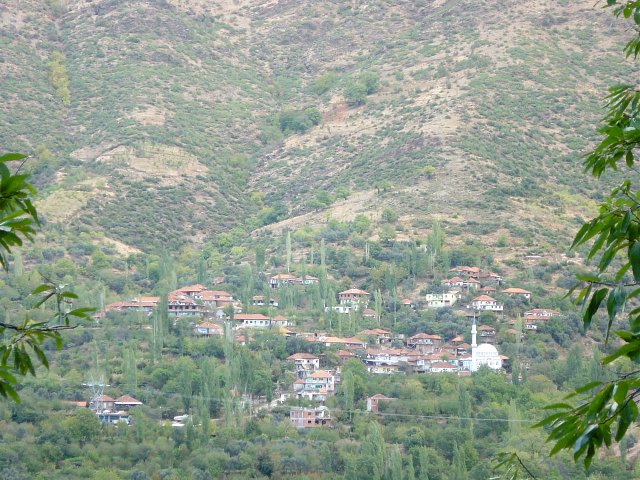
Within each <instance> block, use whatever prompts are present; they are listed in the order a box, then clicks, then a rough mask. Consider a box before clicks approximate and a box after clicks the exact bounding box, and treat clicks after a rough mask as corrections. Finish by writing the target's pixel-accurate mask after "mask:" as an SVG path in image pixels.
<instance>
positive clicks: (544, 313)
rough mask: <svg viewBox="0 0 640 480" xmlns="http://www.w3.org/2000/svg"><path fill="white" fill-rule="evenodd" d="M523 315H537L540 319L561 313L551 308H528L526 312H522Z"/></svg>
mask: <svg viewBox="0 0 640 480" xmlns="http://www.w3.org/2000/svg"><path fill="white" fill-rule="evenodd" d="M524 315H525V316H532V317H538V318H542V319H549V318H551V317H555V316H558V315H562V314H561V313H560V312H558V311H556V310H551V309H548V308H534V309H532V310H529V311H527V312H524Z"/></svg>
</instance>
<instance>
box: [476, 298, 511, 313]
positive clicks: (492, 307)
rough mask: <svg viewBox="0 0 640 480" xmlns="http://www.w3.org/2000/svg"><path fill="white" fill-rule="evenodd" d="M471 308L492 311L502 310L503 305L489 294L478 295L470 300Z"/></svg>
mask: <svg viewBox="0 0 640 480" xmlns="http://www.w3.org/2000/svg"><path fill="white" fill-rule="evenodd" d="M470 306H471V308H473V309H474V310H488V311H492V312H502V311H503V310H504V306H503V305H502V304H501V303H498V301H497V300H496V299H495V298H493V297H490V296H489V295H480V296H479V297H476V298H474V299H473V300H472V301H471V305H470Z"/></svg>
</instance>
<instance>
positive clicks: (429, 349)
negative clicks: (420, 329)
mask: <svg viewBox="0 0 640 480" xmlns="http://www.w3.org/2000/svg"><path fill="white" fill-rule="evenodd" d="M440 345H442V337H441V336H440V335H431V334H429V333H418V334H416V335H414V336H413V337H410V338H409V339H408V340H407V347H409V348H415V349H416V350H419V351H420V352H421V353H434V352H435V351H436V349H437V348H438V347H439V346H440Z"/></svg>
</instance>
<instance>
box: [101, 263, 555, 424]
mask: <svg viewBox="0 0 640 480" xmlns="http://www.w3.org/2000/svg"><path fill="white" fill-rule="evenodd" d="M450 274H451V275H452V277H451V278H449V279H445V280H443V281H442V285H443V286H444V287H448V291H446V292H443V293H437V294H427V295H426V297H425V306H426V307H427V308H433V309H435V308H444V307H455V306H457V304H458V303H459V302H460V300H461V299H462V298H463V297H464V296H467V295H468V294H469V293H470V292H473V293H474V294H475V295H476V296H475V297H474V298H473V299H472V300H471V301H470V302H469V304H468V305H465V306H463V307H462V311H463V313H464V315H465V316H466V317H468V318H469V319H471V320H472V322H473V324H472V327H471V343H467V342H468V341H465V337H464V336H462V335H460V336H457V337H455V338H453V339H451V340H449V341H444V340H443V338H442V337H441V336H439V335H435V334H432V333H427V332H422V333H418V334H416V335H414V336H412V337H410V338H405V337H404V336H403V335H396V336H393V335H392V334H391V332H389V331H387V330H385V329H382V328H370V329H366V330H362V331H360V332H359V333H358V334H357V335H356V336H354V337H346V338H342V337H335V336H331V335H329V334H324V333H320V332H311V333H299V332H296V331H293V330H292V329H295V327H293V326H292V325H291V322H289V320H288V319H287V318H286V317H284V316H282V315H272V314H269V315H265V314H262V313H245V312H243V311H242V305H241V304H240V302H238V301H237V300H235V299H234V298H233V296H232V295H231V294H229V293H228V292H225V291H221V290H209V289H207V288H206V287H204V286H203V285H190V286H186V287H182V288H180V289H177V290H174V291H173V292H170V294H169V295H168V302H167V305H166V308H167V311H168V313H169V314H170V315H172V316H174V317H190V318H193V319H194V322H193V333H194V335H196V336H201V337H210V336H221V335H224V334H225V331H232V332H233V333H234V338H235V341H236V342H238V343H241V344H246V343H248V342H250V341H252V337H251V335H252V334H251V332H252V331H255V330H257V329H271V330H274V329H275V330H276V331H278V332H279V333H281V334H284V335H287V336H299V337H301V338H303V339H304V340H306V341H307V342H310V343H316V344H320V345H322V346H323V347H326V348H331V349H332V351H333V352H334V353H335V354H336V355H337V357H338V358H339V359H340V360H341V362H345V361H347V360H349V359H352V358H355V359H359V360H360V361H362V362H363V364H364V365H365V366H366V368H367V370H368V371H369V372H370V373H373V374H378V375H389V374H394V373H398V372H402V373H418V374H420V373H429V374H440V373H452V374H457V375H461V376H462V375H469V374H470V373H471V372H474V371H476V370H477V369H478V368H480V367H481V366H486V367H488V368H490V369H493V370H499V369H502V368H508V362H509V358H508V357H506V356H504V355H500V354H499V353H498V351H497V349H496V347H495V344H496V329H495V328H494V327H492V326H489V325H479V326H478V325H476V321H477V319H478V318H479V316H480V313H481V312H486V311H490V312H503V310H504V305H503V304H501V303H500V302H498V301H497V300H496V299H495V298H493V297H492V296H491V295H495V294H496V293H498V290H499V289H500V287H501V284H502V278H501V277H500V276H499V275H497V274H495V273H493V272H485V271H482V270H481V269H479V268H477V267H467V266H460V267H454V268H452V269H451V270H450ZM268 281H269V286H270V288H271V289H279V288H282V287H286V286H306V285H313V284H314V283H317V282H318V281H319V279H318V278H316V277H312V276H309V275H303V276H301V277H297V276H295V275H291V274H289V273H280V274H276V275H269V277H268ZM499 293H500V294H505V295H513V296H520V297H521V298H523V299H525V300H526V301H530V300H531V292H529V291H527V290H524V289H521V288H504V289H500V291H499ZM265 294H266V295H256V296H254V297H253V298H252V299H251V304H252V305H253V306H255V307H273V308H277V307H278V302H277V300H276V299H273V298H271V297H270V296H269V295H268V292H265ZM369 297H370V294H369V293H368V292H366V291H364V290H361V289H358V288H350V289H348V290H345V291H342V292H339V293H338V303H337V304H336V305H334V306H327V307H326V308H325V311H334V312H337V313H339V314H345V315H350V314H352V313H353V312H359V315H362V317H364V318H365V319H376V320H379V312H376V311H374V310H371V309H369V308H368V305H369ZM401 304H402V306H403V307H406V308H415V305H414V304H413V302H412V301H411V300H410V299H406V298H405V299H402V301H401ZM159 305H160V298H159V297H140V298H136V299H133V300H130V301H125V302H116V303H113V304H110V305H108V306H107V307H106V308H105V311H106V312H109V311H115V312H127V311H138V312H143V313H145V314H148V315H150V314H151V313H152V312H153V311H154V310H155V309H157V308H158V307H159ZM272 311H273V310H271V309H270V310H269V312H272ZM556 315H559V312H556V311H554V310H550V309H541V308H535V309H531V310H529V311H527V312H524V315H523V317H522V324H523V327H524V329H526V330H528V331H535V330H536V329H537V328H538V326H539V325H540V324H541V323H543V322H545V321H547V320H549V319H550V318H552V317H553V316H556ZM509 323H511V324H512V325H513V324H514V323H515V320H510V321H509ZM290 327H291V328H292V329H290ZM507 331H508V332H509V331H512V332H513V333H515V330H514V329H511V330H507ZM288 361H289V362H291V363H292V364H293V365H294V371H295V381H294V383H293V387H292V389H293V394H294V395H295V397H297V398H299V399H304V400H307V401H311V402H317V403H319V404H320V405H321V406H319V407H317V408H303V407H296V408H292V409H291V412H290V419H291V422H292V423H293V424H294V425H295V426H297V427H300V428H309V427H318V426H330V425H331V415H330V412H329V411H328V409H327V408H326V407H324V406H322V404H323V403H324V402H325V401H326V399H327V397H329V396H331V395H333V394H334V393H335V391H336V386H337V385H339V384H340V381H341V379H340V370H341V369H340V367H337V368H335V369H322V368H321V367H320V357H318V356H316V355H312V354H310V353H303V352H300V353H296V354H294V355H291V356H290V357H289V358H288ZM104 397H105V398H102V399H96V402H97V403H96V405H95V406H94V407H92V408H93V409H94V411H95V412H96V414H98V415H99V416H100V418H101V420H103V421H106V422H111V423H113V422H119V421H124V422H127V423H128V414H127V411H128V408H129V407H130V406H132V405H133V404H131V405H125V404H122V402H120V403H121V404H122V405H119V404H118V402H117V400H113V399H110V398H109V397H107V396H104ZM121 399H122V398H121ZM121 399H118V400H121ZM125 400H126V399H125ZM133 400H135V399H133ZM393 400H394V399H391V398H387V397H384V396H383V395H377V396H373V397H370V398H369V399H367V409H368V410H370V411H373V412H376V411H377V409H378V403H379V402H385V401H393ZM110 402H111V403H110ZM136 402H137V401H136ZM120 406H122V407H123V408H119V407H120ZM125 407H127V408H125Z"/></svg>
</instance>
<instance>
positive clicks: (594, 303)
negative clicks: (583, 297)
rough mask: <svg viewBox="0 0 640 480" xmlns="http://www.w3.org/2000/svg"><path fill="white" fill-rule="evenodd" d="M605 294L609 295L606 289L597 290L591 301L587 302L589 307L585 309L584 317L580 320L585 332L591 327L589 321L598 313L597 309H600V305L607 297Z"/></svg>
mask: <svg viewBox="0 0 640 480" xmlns="http://www.w3.org/2000/svg"><path fill="white" fill-rule="evenodd" d="M607 293H609V289H608V288H601V289H599V290H596V292H595V293H594V294H593V296H592V297H591V301H590V302H589V306H588V307H587V309H586V311H585V313H584V316H583V318H582V322H583V324H584V328H585V330H586V329H588V328H589V327H590V326H591V320H592V319H593V316H594V315H595V314H596V312H597V311H598V308H600V304H601V303H602V301H603V300H604V299H605V297H606V296H607Z"/></svg>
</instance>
